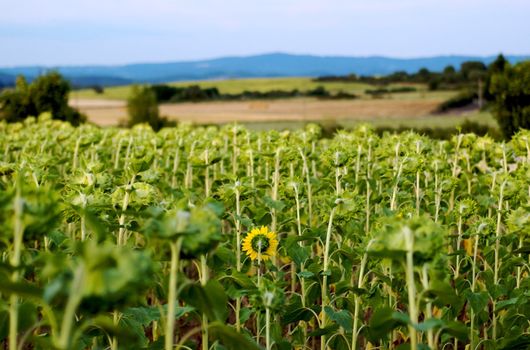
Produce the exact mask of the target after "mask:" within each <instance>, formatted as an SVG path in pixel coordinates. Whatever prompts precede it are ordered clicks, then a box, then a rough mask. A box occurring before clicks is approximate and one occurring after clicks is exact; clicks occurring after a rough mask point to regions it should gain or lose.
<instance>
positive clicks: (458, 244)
mask: <svg viewBox="0 0 530 350" xmlns="http://www.w3.org/2000/svg"><path fill="white" fill-rule="evenodd" d="M463 210H464V209H463V208H462V205H460V208H458V224H457V228H458V236H457V239H456V251H459V250H460V247H461V246H462V212H463ZM459 275H460V255H457V256H456V264H455V278H454V279H455V280H456V279H457V278H458V276H459Z"/></svg>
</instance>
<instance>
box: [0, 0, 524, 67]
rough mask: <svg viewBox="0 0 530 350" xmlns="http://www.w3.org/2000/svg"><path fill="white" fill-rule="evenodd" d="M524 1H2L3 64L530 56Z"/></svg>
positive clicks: (0, 36)
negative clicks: (293, 56)
mask: <svg viewBox="0 0 530 350" xmlns="http://www.w3.org/2000/svg"><path fill="white" fill-rule="evenodd" d="M529 15H530V0H363V1H361V0H319V1H316V0H0V66H11V65H28V64H44V65H58V64H69V65H71V64H121V63H133V62H161V61H174V60H188V59H202V58H212V57H219V56H227V55H249V54H258V53H267V52H279V51H281V52H288V53H304V54H305V53H307V54H317V55H354V56H367V55H385V56H395V57H417V56H431V55H439V54H470V55H491V54H497V53H499V52H503V53H508V54H530V20H529Z"/></svg>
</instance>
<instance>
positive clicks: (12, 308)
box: [9, 178, 24, 349]
mask: <svg viewBox="0 0 530 350" xmlns="http://www.w3.org/2000/svg"><path fill="white" fill-rule="evenodd" d="M15 186H16V194H15V201H14V215H13V221H14V222H13V227H14V230H13V255H12V256H11V259H10V260H11V261H10V263H11V266H13V267H14V268H15V271H14V272H13V274H12V275H11V281H12V282H13V283H16V282H18V280H19V278H20V272H19V271H18V267H19V266H20V256H21V254H22V247H23V241H22V237H23V235H24V223H23V218H22V215H23V210H24V208H23V206H24V202H23V200H22V196H21V189H20V188H21V184H20V180H19V179H18V178H17V180H16V185H15ZM18 302H19V300H18V296H17V295H16V294H11V296H10V297H9V349H17V343H18V339H17V337H18Z"/></svg>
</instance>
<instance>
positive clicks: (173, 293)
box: [164, 238, 182, 350]
mask: <svg viewBox="0 0 530 350" xmlns="http://www.w3.org/2000/svg"><path fill="white" fill-rule="evenodd" d="M181 245H182V239H181V238H179V239H177V241H175V242H171V243H170V247H171V266H170V273H169V292H168V301H167V320H166V338H165V347H164V349H165V350H173V342H174V338H175V308H176V306H177V272H178V267H179V260H180V247H181Z"/></svg>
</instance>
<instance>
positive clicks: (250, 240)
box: [243, 226, 278, 261]
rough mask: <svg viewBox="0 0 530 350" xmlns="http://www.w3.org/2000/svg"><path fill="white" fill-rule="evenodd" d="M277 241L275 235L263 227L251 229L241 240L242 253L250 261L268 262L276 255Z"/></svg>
mask: <svg viewBox="0 0 530 350" xmlns="http://www.w3.org/2000/svg"><path fill="white" fill-rule="evenodd" d="M276 248H278V239H277V238H276V233H274V232H270V231H269V229H268V228H267V227H265V226H261V227H260V228H257V227H256V228H254V229H252V230H251V231H250V232H249V233H248V234H247V236H246V237H245V239H244V240H243V251H244V252H245V254H247V256H248V257H250V259H251V260H252V261H254V260H256V259H258V257H259V258H260V260H265V261H267V260H269V259H270V257H272V256H274V255H275V254H276Z"/></svg>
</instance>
